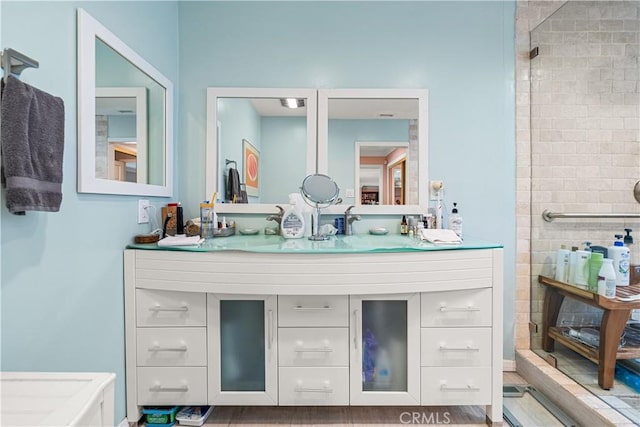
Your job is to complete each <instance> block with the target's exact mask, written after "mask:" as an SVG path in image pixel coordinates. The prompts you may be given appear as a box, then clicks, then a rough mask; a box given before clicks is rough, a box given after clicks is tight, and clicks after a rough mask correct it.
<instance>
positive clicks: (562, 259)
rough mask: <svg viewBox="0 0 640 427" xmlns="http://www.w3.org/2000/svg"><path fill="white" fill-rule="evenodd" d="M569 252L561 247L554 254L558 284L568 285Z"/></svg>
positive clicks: (563, 246)
mask: <svg viewBox="0 0 640 427" xmlns="http://www.w3.org/2000/svg"><path fill="white" fill-rule="evenodd" d="M570 255H571V252H570V251H569V249H567V248H566V246H565V245H561V246H560V249H558V252H557V254H556V275H555V279H556V280H557V281H558V282H563V283H569V256H570Z"/></svg>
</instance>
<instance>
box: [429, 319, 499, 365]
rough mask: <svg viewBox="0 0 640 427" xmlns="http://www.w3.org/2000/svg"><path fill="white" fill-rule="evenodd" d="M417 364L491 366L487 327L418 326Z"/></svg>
mask: <svg viewBox="0 0 640 427" xmlns="http://www.w3.org/2000/svg"><path fill="white" fill-rule="evenodd" d="M420 343H421V344H420V345H421V350H420V362H421V363H420V365H421V366H491V328H422V330H421V331H420Z"/></svg>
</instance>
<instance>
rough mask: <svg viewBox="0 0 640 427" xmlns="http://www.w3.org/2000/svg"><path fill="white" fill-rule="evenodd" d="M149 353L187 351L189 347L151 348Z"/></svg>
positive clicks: (157, 346)
mask: <svg viewBox="0 0 640 427" xmlns="http://www.w3.org/2000/svg"><path fill="white" fill-rule="evenodd" d="M149 351H181V352H185V351H187V346H186V345H183V346H181V347H160V346H159V345H156V346H153V347H149Z"/></svg>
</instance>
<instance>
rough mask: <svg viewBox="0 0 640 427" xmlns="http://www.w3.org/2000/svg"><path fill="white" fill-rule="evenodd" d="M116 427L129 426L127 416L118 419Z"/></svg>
mask: <svg viewBox="0 0 640 427" xmlns="http://www.w3.org/2000/svg"><path fill="white" fill-rule="evenodd" d="M117 427H129V421H127V417H124V419H123V420H122V421H120V424H118V426H117Z"/></svg>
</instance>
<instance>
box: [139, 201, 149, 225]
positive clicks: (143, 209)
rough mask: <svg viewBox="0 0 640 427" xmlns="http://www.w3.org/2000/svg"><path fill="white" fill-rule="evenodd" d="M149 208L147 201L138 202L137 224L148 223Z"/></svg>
mask: <svg viewBox="0 0 640 427" xmlns="http://www.w3.org/2000/svg"><path fill="white" fill-rule="evenodd" d="M149 206H150V205H149V201H148V200H144V199H140V200H138V224H148V223H149Z"/></svg>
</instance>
